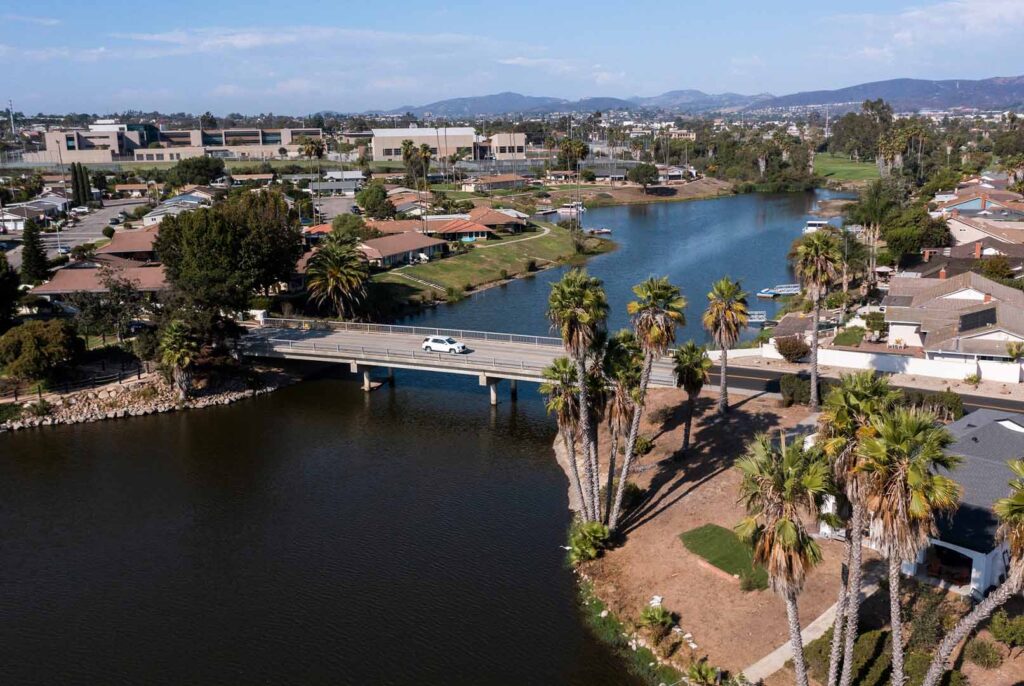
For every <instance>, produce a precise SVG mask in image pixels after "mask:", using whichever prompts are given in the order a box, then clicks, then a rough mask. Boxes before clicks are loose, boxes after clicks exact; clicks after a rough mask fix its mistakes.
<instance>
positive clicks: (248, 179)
mask: <svg viewBox="0 0 1024 686" xmlns="http://www.w3.org/2000/svg"><path fill="white" fill-rule="evenodd" d="M273 182H274V175H273V174H232V175H231V185H233V186H241V185H244V184H247V183H252V184H257V185H260V186H268V185H270V184H272V183H273Z"/></svg>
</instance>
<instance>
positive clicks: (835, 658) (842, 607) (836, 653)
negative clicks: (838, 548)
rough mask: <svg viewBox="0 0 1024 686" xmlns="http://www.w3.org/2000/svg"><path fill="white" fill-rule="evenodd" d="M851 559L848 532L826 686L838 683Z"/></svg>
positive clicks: (848, 533) (833, 685)
mask: <svg viewBox="0 0 1024 686" xmlns="http://www.w3.org/2000/svg"><path fill="white" fill-rule="evenodd" d="M852 558H853V546H851V545H850V532H849V530H847V532H846V561H845V562H844V563H843V568H842V570H840V572H839V600H837V601H836V620H835V622H833V623H832V650H831V651H830V652H829V658H828V686H836V684H837V683H838V682H839V665H840V663H841V662H842V659H843V637H844V633H843V632H844V630H845V628H846V606H847V605H848V604H849V600H850V599H849V576H850V564H851V562H852Z"/></svg>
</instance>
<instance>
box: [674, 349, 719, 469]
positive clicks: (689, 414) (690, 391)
mask: <svg viewBox="0 0 1024 686" xmlns="http://www.w3.org/2000/svg"><path fill="white" fill-rule="evenodd" d="M672 358H673V360H675V365H674V367H673V371H674V372H675V376H676V388H682V389H683V390H684V391H686V425H685V427H684V429H683V453H686V451H687V450H689V449H690V428H691V426H692V425H693V410H694V405H695V404H696V403H697V396H699V395H700V391H701V389H702V388H704V384H706V383H707V382H708V381H710V379H711V377H710V374H711V367H712V366H714V363H713V362H712V361H711V358H710V357H708V350H707V348H705V347H704V346H702V345H697V344H696V343H694V342H693V341H687V342H686V343H685V344H683V346H682V347H680V348H676V351H675V352H674V353H673V354H672Z"/></svg>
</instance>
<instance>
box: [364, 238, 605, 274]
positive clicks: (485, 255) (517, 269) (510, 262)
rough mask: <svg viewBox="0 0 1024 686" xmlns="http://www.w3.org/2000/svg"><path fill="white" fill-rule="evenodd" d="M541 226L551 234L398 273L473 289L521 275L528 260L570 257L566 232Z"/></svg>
mask: <svg viewBox="0 0 1024 686" xmlns="http://www.w3.org/2000/svg"><path fill="white" fill-rule="evenodd" d="M542 226H545V227H547V228H549V229H551V233H549V234H548V235H546V236H538V237H536V238H531V239H530V240H522V238H529V237H531V236H537V234H536V233H526V234H522V235H521V236H514V237H513V236H505V237H503V238H501V239H500V241H493V240H492V241H487V242H486V243H481V244H480V245H481V246H483V245H486V246H489V247H487V248H470V250H469V252H468V253H466V254H464V255H455V256H452V257H448V258H445V259H442V260H436V261H433V262H428V263H427V264H418V265H415V266H412V267H406V268H404V269H402V270H401V271H402V272H404V273H406V274H409V275H410V276H415V277H417V278H420V279H423V280H424V281H428V282H430V283H436V284H438V285H439V286H443V287H445V288H448V287H452V288H457V289H462V288H463V287H465V286H466V285H467V284H468V285H471V286H473V287H474V288H475V287H478V286H481V285H483V284H487V283H491V282H493V281H498V280H500V279H501V278H502V273H501V272H502V270H505V271H506V272H507V273H508V275H509V276H515V275H517V274H523V273H525V272H526V271H527V264H528V263H529V261H530V260H535V261H536V263H537V266H538V267H543V266H545V265H546V264H547V263H549V262H560V261H563V260H568V259H570V258H572V257H573V255H574V248H573V243H572V238H571V237H570V235H569V232H568V231H566V230H565V229H562V228H560V227H558V226H554V225H552V224H543V225H542ZM502 243H505V245H502ZM602 245H604V244H602ZM609 245H610V243H609ZM374 280H375V281H378V282H383V283H402V284H405V285H413V286H415V284H414V282H412V281H410V280H408V279H405V278H403V277H401V276H399V275H398V274H395V273H391V272H385V273H382V274H378V275H376V276H375V277H374Z"/></svg>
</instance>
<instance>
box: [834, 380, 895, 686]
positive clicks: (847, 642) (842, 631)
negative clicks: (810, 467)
mask: <svg viewBox="0 0 1024 686" xmlns="http://www.w3.org/2000/svg"><path fill="white" fill-rule="evenodd" d="M899 397H900V392H899V391H897V390H894V389H892V388H891V387H890V386H889V381H888V379H887V378H886V377H884V376H875V374H874V372H859V373H857V374H848V375H843V376H841V377H840V379H839V383H838V384H837V385H836V386H834V387H833V388H832V390H831V391H829V394H828V395H827V396H826V397H825V403H824V406H823V407H822V412H821V418H820V421H819V424H818V436H819V439H820V445H821V447H822V449H823V450H824V452H825V455H826V457H828V459H829V461H830V462H831V465H832V483H833V486H834V491H833V494H832V496H833V498H834V499H835V501H836V503H835V504H836V508H835V510H836V512H837V513H838V512H840V511H844V510H848V511H849V513H848V517H847V518H846V520H845V526H846V535H845V536H844V538H845V541H846V569H847V571H848V573H849V581H848V584H847V583H846V582H845V581H844V576H843V575H841V576H840V581H839V600H838V601H837V603H836V605H837V609H836V619H835V623H834V628H833V632H832V652H831V658H830V660H829V678H828V686H835V684H836V682H837V679H838V677H839V666H840V664H842V667H843V671H842V681H841V683H842V684H843V685H844V686H850V684H851V682H852V679H853V671H852V670H853V663H854V659H853V649H854V646H855V645H856V641H857V624H858V620H859V615H860V587H861V572H862V570H861V538H862V536H863V530H864V524H863V523H864V496H863V484H862V482H863V479H862V478H861V475H859V474H857V473H856V472H855V470H854V467H855V466H856V464H857V461H856V456H857V453H856V449H857V442H858V439H859V438H861V437H863V436H865V435H870V433H871V429H870V426H871V422H872V420H873V419H875V418H876V417H878V416H880V415H881V414H882V413H884V412H887V411H888V410H890V409H891V408H892V407H893V405H894V404H895V403H896V400H897V399H898V398H899Z"/></svg>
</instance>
